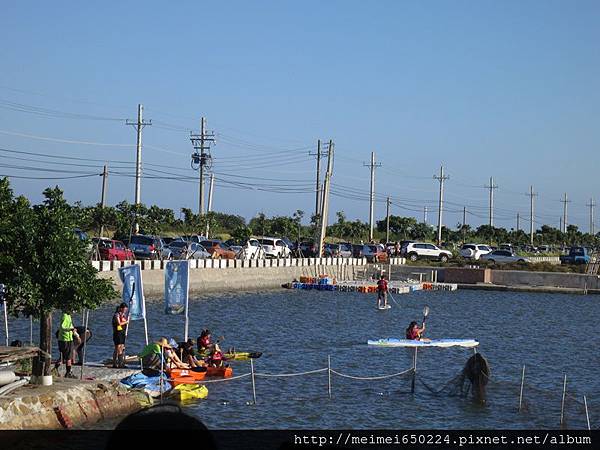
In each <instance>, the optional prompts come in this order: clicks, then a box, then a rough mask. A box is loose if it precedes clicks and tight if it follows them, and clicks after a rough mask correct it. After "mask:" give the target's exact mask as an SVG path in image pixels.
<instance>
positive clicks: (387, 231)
mask: <svg viewBox="0 0 600 450" xmlns="http://www.w3.org/2000/svg"><path fill="white" fill-rule="evenodd" d="M388 242H390V198H389V197H388V198H387V201H386V213H385V243H386V244H387V243H388Z"/></svg>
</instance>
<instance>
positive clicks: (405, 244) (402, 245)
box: [400, 241, 415, 256]
mask: <svg viewBox="0 0 600 450" xmlns="http://www.w3.org/2000/svg"><path fill="white" fill-rule="evenodd" d="M413 242H415V241H400V255H401V256H406V255H407V253H406V247H408V244H412V243H413Z"/></svg>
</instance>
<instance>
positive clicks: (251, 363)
mask: <svg viewBox="0 0 600 450" xmlns="http://www.w3.org/2000/svg"><path fill="white" fill-rule="evenodd" d="M250 372H251V373H252V398H253V399H254V404H255V405H256V382H255V380H254V360H253V359H252V358H250Z"/></svg>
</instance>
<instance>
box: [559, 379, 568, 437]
mask: <svg viewBox="0 0 600 450" xmlns="http://www.w3.org/2000/svg"><path fill="white" fill-rule="evenodd" d="M566 396H567V374H566V373H565V381H564V382H563V395H562V402H561V406H560V426H561V427H562V426H563V423H564V419H565V397H566Z"/></svg>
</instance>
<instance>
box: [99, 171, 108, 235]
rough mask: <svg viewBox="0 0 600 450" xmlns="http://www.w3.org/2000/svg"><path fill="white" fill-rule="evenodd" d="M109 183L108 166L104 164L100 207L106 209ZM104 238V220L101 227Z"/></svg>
mask: <svg viewBox="0 0 600 450" xmlns="http://www.w3.org/2000/svg"><path fill="white" fill-rule="evenodd" d="M107 181H108V168H107V167H106V164H104V169H103V170H102V195H101V197H100V207H101V208H102V209H104V207H105V206H106V182H107ZM102 236H104V220H102V225H100V237H102Z"/></svg>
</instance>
